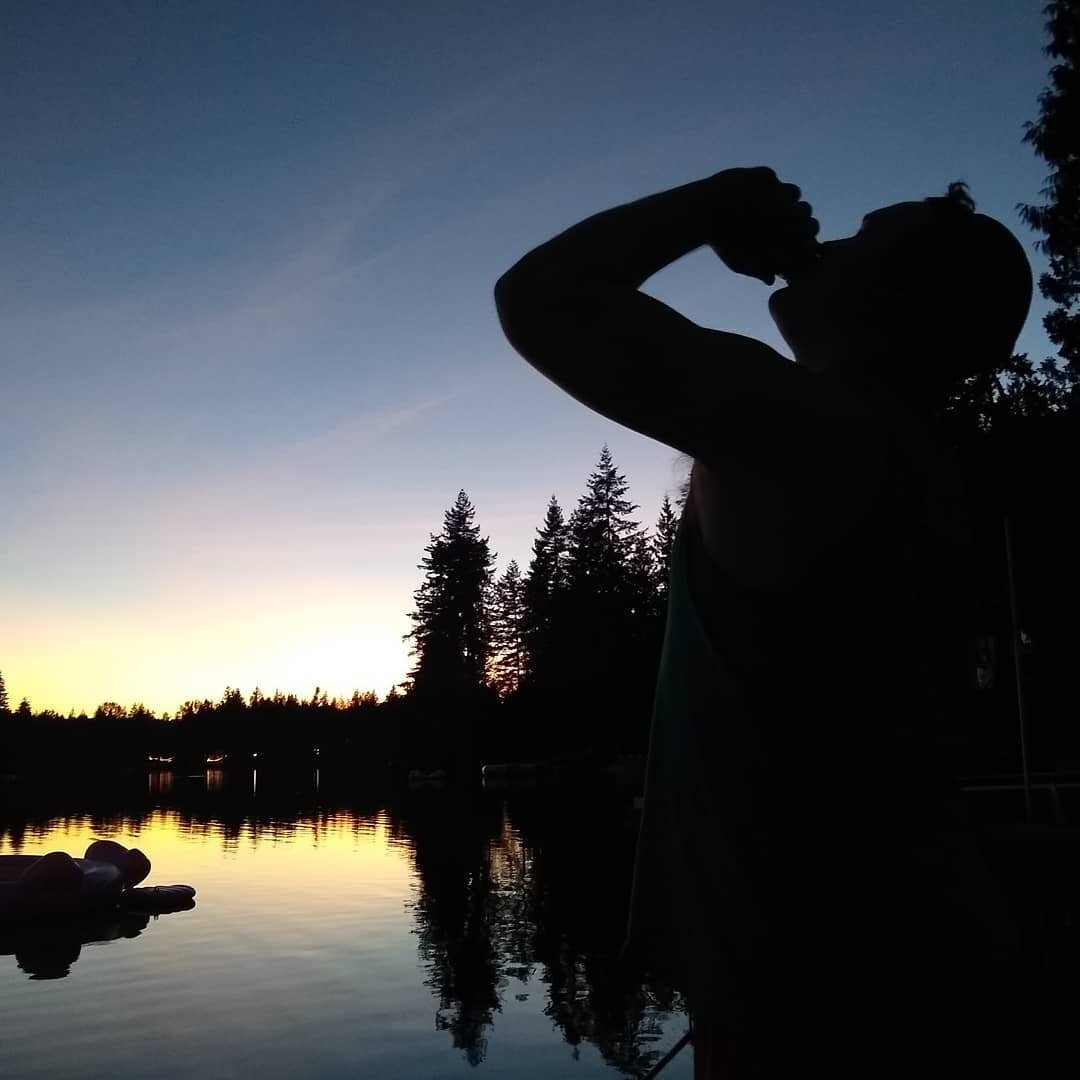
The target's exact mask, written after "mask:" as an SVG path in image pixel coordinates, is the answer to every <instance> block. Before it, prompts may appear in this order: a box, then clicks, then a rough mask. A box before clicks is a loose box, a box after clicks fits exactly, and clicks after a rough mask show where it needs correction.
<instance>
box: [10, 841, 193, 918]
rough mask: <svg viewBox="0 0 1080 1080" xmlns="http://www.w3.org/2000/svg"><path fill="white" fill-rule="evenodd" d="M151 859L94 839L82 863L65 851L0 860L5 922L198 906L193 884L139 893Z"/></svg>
mask: <svg viewBox="0 0 1080 1080" xmlns="http://www.w3.org/2000/svg"><path fill="white" fill-rule="evenodd" d="M149 873H150V860H149V859H148V858H147V857H146V856H145V855H144V854H143V853H142V852H141V851H139V849H138V848H126V847H124V846H123V845H122V844H118V843H116V842H115V841H114V840H95V841H94V842H93V843H92V844H91V845H90V846H89V847H88V848H87V849H86V853H85V855H84V856H83V857H82V858H81V859H73V858H72V857H71V856H70V855H68V854H67V853H66V852H63V851H50V852H49V853H48V854H46V855H0V919H15V918H27V917H34V916H37V915H68V914H76V913H79V912H84V911H99V910H103V909H107V908H116V907H124V908H136V909H138V910H140V911H146V912H149V913H151V914H161V913H164V912H166V911H180V910H183V909H184V908H187V907H193V906H194V902H193V901H194V896H195V890H194V889H193V888H192V887H191V886H190V885H158V886H150V887H147V888H138V885H139V882H141V881H143V880H145V878H146V876H147V875H148V874H149Z"/></svg>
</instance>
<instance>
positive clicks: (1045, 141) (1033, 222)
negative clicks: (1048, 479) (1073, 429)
mask: <svg viewBox="0 0 1080 1080" xmlns="http://www.w3.org/2000/svg"><path fill="white" fill-rule="evenodd" d="M1043 12H1044V14H1045V15H1046V16H1047V21H1046V31H1047V33H1048V34H1049V35H1050V42H1049V44H1048V45H1047V46H1046V49H1045V51H1046V53H1047V55H1048V56H1050V57H1052V58H1053V59H1054V60H1056V61H1057V63H1055V64H1054V65H1053V67H1051V69H1050V85H1049V86H1048V87H1047V88H1046V89H1045V90H1044V91H1043V92H1042V94H1040V95H1039V118H1038V120H1036V121H1034V122H1029V123H1028V124H1026V125H1025V132H1026V133H1025V135H1024V141H1025V142H1027V143H1030V144H1031V145H1032V146H1033V147H1034V148H1035V153H1036V154H1038V156H1039V157H1041V158H1042V159H1043V160H1044V161H1045V162H1046V163H1047V164H1048V165H1049V166H1050V175H1049V176H1048V177H1047V180H1046V186H1045V187H1044V188H1043V189H1042V194H1043V196H1044V197H1045V198H1046V202H1045V203H1044V204H1042V205H1041V206H1038V205H1021V207H1020V213H1021V216H1022V217H1023V219H1024V221H1025V222H1026V223H1027V224H1028V225H1030V226H1031V228H1032V229H1034V230H1035V231H1036V232H1039V233H1042V235H1043V237H1044V238H1045V239H1043V240H1040V241H1039V248H1040V249H1041V250H1042V251H1043V252H1044V253H1045V254H1046V255H1048V256H1049V259H1050V269H1049V270H1048V271H1047V272H1046V273H1044V274H1043V275H1042V276H1041V277H1040V279H1039V289H1040V291H1041V292H1042V294H1043V296H1045V297H1046V298H1047V299H1048V300H1049V301H1050V302H1051V303H1053V304H1054V305H1056V306H1055V307H1054V308H1053V310H1051V311H1050V312H1049V314H1047V316H1046V318H1045V319H1044V320H1043V324H1044V325H1045V327H1046V332H1047V334H1048V335H1049V337H1050V340H1051V341H1052V342H1053V343H1054V344H1055V345H1057V346H1058V355H1059V356H1060V357H1061V359H1062V360H1063V361H1064V370H1063V371H1062V372H1061V378H1060V383H1061V385H1062V387H1063V388H1064V389H1066V390H1067V391H1068V396H1069V399H1070V402H1071V405H1072V406H1074V407H1075V406H1076V404H1077V402H1078V401H1080V0H1050V3H1048V4H1047V5H1046V7H1044V8H1043ZM1053 367H1054V364H1053V361H1049V362H1048V363H1047V365H1044V373H1045V374H1050V372H1051V370H1052V369H1053Z"/></svg>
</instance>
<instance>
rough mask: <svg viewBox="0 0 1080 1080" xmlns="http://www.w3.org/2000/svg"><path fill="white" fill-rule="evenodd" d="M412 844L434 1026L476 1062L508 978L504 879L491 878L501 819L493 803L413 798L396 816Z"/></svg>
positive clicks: (418, 917)
mask: <svg viewBox="0 0 1080 1080" xmlns="http://www.w3.org/2000/svg"><path fill="white" fill-rule="evenodd" d="M399 822H400V827H401V828H403V830H404V831H405V832H406V833H407V834H408V836H409V837H410V838H411V840H412V843H413V850H414V853H415V860H416V868H417V871H418V873H419V875H420V885H419V892H418V895H417V898H416V900H415V901H414V903H413V912H414V914H415V916H416V924H417V931H416V932H417V934H418V936H419V939H420V945H419V948H420V956H421V959H422V960H423V961H424V963H425V965H426V966H427V970H428V977H427V979H426V985H427V986H429V987H430V988H431V989H432V990H433V991H434V992H435V993H436V995H437V996H438V1000H439V1007H438V1012H437V1013H436V1017H435V1022H436V1025H437V1026H438V1027H439V1028H441V1029H444V1030H447V1031H449V1032H450V1033H451V1037H452V1038H453V1042H454V1046H455V1047H457V1048H458V1049H460V1050H463V1051H464V1052H465V1058H466V1060H467V1061H468V1062H469V1063H470V1064H472V1065H478V1064H479V1063H480V1062H481V1061H483V1060H484V1054H485V1053H486V1050H487V1034H486V1033H487V1031H488V1029H489V1028H490V1027H491V1026H492V1024H493V1022H494V1015H495V1013H496V1012H498V1011H499V1009H500V990H501V989H503V988H504V987H505V986H506V984H507V980H508V978H509V974H510V972H509V971H508V969H507V968H508V965H507V958H506V955H505V954H506V949H505V947H504V942H503V937H504V934H503V933H502V927H504V926H505V923H506V919H505V918H504V916H503V914H502V908H503V901H502V895H503V892H504V886H503V884H502V881H503V880H507V878H508V876H507V875H502V874H499V873H493V863H494V862H495V861H496V860H493V855H492V848H493V845H494V844H495V842H496V838H497V837H498V835H499V824H500V823H499V818H498V815H497V813H496V812H495V808H494V807H492V806H491V805H490V804H489V805H485V804H483V803H479V802H465V801H454V802H451V801H449V800H447V799H445V798H443V797H440V796H436V797H435V798H434V800H427V799H416V800H411V801H410V803H409V805H408V807H407V809H406V811H405V813H403V814H402V815H401V817H400V819H399Z"/></svg>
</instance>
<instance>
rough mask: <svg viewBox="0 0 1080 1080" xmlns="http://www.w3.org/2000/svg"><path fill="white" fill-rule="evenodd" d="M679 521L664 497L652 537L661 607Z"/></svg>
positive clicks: (663, 602) (665, 602)
mask: <svg viewBox="0 0 1080 1080" xmlns="http://www.w3.org/2000/svg"><path fill="white" fill-rule="evenodd" d="M678 530H679V519H678V518H677V517H676V516H675V511H674V510H673V509H672V508H671V500H670V499H669V498H668V497H667V496H666V495H665V496H664V501H663V502H662V503H661V504H660V516H659V517H658V518H657V519H656V532H655V534H654V535H653V556H654V558H655V559H656V591H657V594H658V596H659V597H660V601H661V607H663V606H664V605H666V604H667V591H668V575H669V574H670V573H671V552H672V550H673V549H674V547H675V534H676V532H678Z"/></svg>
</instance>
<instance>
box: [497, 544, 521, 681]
mask: <svg viewBox="0 0 1080 1080" xmlns="http://www.w3.org/2000/svg"><path fill="white" fill-rule="evenodd" d="M491 652H492V656H491V668H490V682H491V684H492V686H494V687H495V689H496V690H497V691H498V693H499V696H500V697H502V698H506V697H509V696H510V695H511V694H513V693H516V692H517V691H518V690H519V689H520V688H521V684H522V680H523V679H524V677H525V670H526V653H525V582H524V580H523V579H522V577H521V570H520V568H519V567H518V564H517V561H516V560H515V559H511V560H510V563H509V565H508V566H507V567H506V571H505V572H504V573H503V575H502V577H500V578H499V579H498V580H497V581H496V582H495V588H494V590H493V591H492V603H491Z"/></svg>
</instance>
